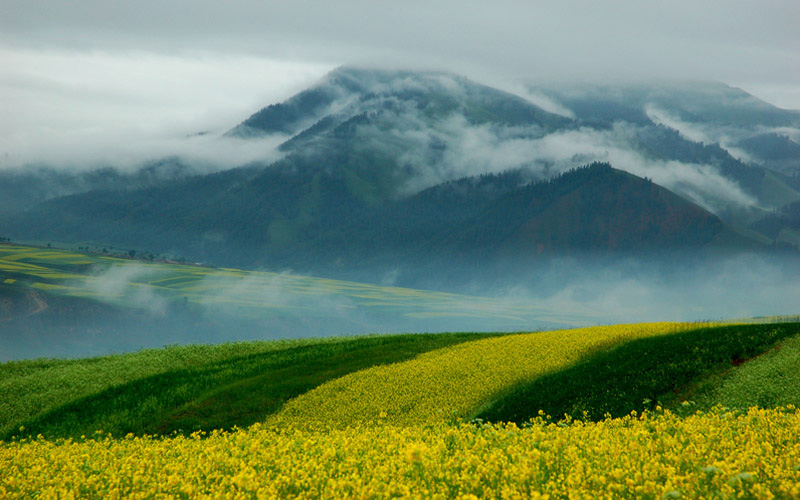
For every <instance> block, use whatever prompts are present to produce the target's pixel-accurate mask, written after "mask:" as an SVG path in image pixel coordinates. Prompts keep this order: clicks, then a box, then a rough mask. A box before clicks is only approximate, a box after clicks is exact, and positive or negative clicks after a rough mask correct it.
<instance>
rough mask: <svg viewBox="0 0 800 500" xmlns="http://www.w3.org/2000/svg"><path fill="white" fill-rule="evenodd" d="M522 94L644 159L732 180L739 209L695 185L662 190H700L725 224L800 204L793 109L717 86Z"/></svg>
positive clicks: (797, 121)
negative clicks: (603, 132)
mask: <svg viewBox="0 0 800 500" xmlns="http://www.w3.org/2000/svg"><path fill="white" fill-rule="evenodd" d="M529 89H530V91H531V92H532V93H533V94H534V95H538V96H540V97H541V96H544V97H545V98H546V99H548V100H549V101H551V102H553V103H555V105H557V106H558V107H560V108H562V109H566V110H568V111H569V112H570V113H571V115H572V116H573V117H574V118H576V119H577V120H578V121H579V122H582V123H586V124H592V125H594V126H606V127H609V126H611V127H613V130H614V136H613V137H610V138H609V142H611V141H615V142H618V143H619V140H620V139H619V138H620V137H622V138H625V139H626V140H628V141H629V144H630V146H631V149H633V150H636V151H639V152H640V153H641V154H642V155H643V156H645V157H646V158H651V159H656V160H662V161H676V162H681V163H683V164H687V165H695V166H697V167H696V168H695V170H696V171H698V172H699V171H701V170H702V169H703V168H705V169H706V170H707V171H708V170H709V169H713V170H714V171H715V172H714V173H717V174H719V176H720V177H722V178H723V179H724V180H726V181H730V182H733V183H734V186H735V187H736V188H738V189H739V190H740V195H744V196H745V197H747V198H748V199H749V202H748V203H745V204H744V205H747V206H746V207H745V206H743V204H742V203H729V202H728V201H726V200H725V199H724V198H719V197H718V196H716V195H715V193H714V192H713V191H714V190H713V189H708V187H705V188H703V187H702V186H701V184H702V183H699V182H698V183H695V185H694V186H685V185H684V186H683V187H682V186H680V185H679V184H678V183H676V184H674V185H669V186H668V187H669V188H670V189H672V190H674V191H676V192H678V193H680V194H682V195H683V196H687V197H690V198H692V197H693V196H694V198H693V199H694V200H695V201H701V200H700V199H699V198H698V197H697V196H696V195H697V191H698V189H699V190H702V191H705V192H704V193H703V198H705V199H706V200H709V201H710V203H711V204H708V203H706V204H705V206H707V207H708V208H712V209H713V210H714V212H715V213H717V215H720V216H722V217H723V218H725V219H726V220H728V221H729V222H732V223H734V224H738V225H747V224H749V223H751V222H752V221H753V220H756V219H758V218H759V217H761V216H763V215H765V214H766V213H767V211H768V210H770V209H774V208H779V207H781V206H783V205H785V204H788V203H791V202H794V201H797V200H800V193H798V186H797V184H796V183H795V182H794V181H793V179H794V178H796V177H797V176H800V148H796V147H793V144H794V145H795V146H797V144H795V143H794V141H792V139H791V138H790V137H789V136H791V137H795V138H797V139H798V140H800V111H793V110H785V109H780V108H777V107H775V106H772V105H770V104H768V103H766V102H764V101H762V100H760V99H758V98H756V97H754V96H752V95H750V94H748V93H747V92H745V91H743V90H741V89H738V88H734V87H730V86H728V85H724V84H721V83H703V82H680V83H679V82H673V83H664V82H659V83H651V84H637V85H598V84H559V85H543V84H530V86H529ZM787 134H788V135H787ZM706 177H707V178H710V176H709V175H706ZM656 180H657V181H659V180H660V179H658V178H657V177H656ZM692 191H695V194H694V195H693V193H692ZM740 198H741V196H740Z"/></svg>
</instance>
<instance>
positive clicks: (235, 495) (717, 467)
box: [0, 407, 800, 499]
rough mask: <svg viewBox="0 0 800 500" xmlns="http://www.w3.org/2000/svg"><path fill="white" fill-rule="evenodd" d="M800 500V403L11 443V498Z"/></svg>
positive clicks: (6, 458) (0, 479) (1, 481)
mask: <svg viewBox="0 0 800 500" xmlns="http://www.w3.org/2000/svg"><path fill="white" fill-rule="evenodd" d="M289 497H296V498H330V499H336V498H375V499H378V498H396V497H399V498H464V499H466V498H473V499H474V498H505V499H512V498H519V499H523V498H524V499H527V498H550V499H562V498H563V499H578V498H585V499H590V498H591V499H597V498H609V499H611V498H644V499H662V498H758V499H771V498H800V412H799V411H797V410H796V409H794V408H792V407H789V408H783V409H779V410H756V409H751V410H750V411H749V413H747V414H746V415H741V414H739V415H735V414H732V413H723V412H712V413H709V414H697V415H694V416H690V417H687V418H678V417H676V416H674V415H672V414H670V413H668V412H664V413H657V414H654V415H649V414H646V415H644V416H642V417H635V416H628V417H625V418H622V419H607V420H605V421H601V422H598V423H584V422H572V423H561V424H553V423H547V422H546V421H543V420H541V419H539V420H537V421H534V422H533V423H532V425H530V426H526V427H523V428H519V427H517V426H515V425H496V426H494V425H471V424H460V425H445V424H441V425H435V426H430V427H417V426H411V427H397V426H386V425H376V426H363V427H352V428H348V429H338V430H337V429H329V430H300V429H292V428H282V429H270V428H268V427H266V426H258V425H257V426H254V427H252V428H250V429H248V430H239V431H236V432H233V433H216V432H215V433H212V434H211V435H210V436H205V437H201V436H193V437H173V438H163V439H153V438H134V437H127V438H121V439H119V438H111V437H109V436H103V435H102V434H98V435H96V436H94V437H91V438H87V439H84V440H78V441H74V442H73V441H60V442H49V441H46V440H44V439H40V440H34V441H27V442H21V443H20V442H10V443H5V444H0V498H4V499H23V498H24V499H29V498H43V499H51V498H52V499H55V498H108V499H114V498H164V499H166V498H231V499H260V498H289Z"/></svg>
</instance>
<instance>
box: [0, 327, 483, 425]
mask: <svg viewBox="0 0 800 500" xmlns="http://www.w3.org/2000/svg"><path fill="white" fill-rule="evenodd" d="M490 335H491V334H474V333H456V334H428V335H425V334H413V335H383V336H366V337H355V338H328V339H314V340H291V341H273V342H250V343H233V344H223V345H219V346H203V345H197V346H185V347H178V346H174V347H169V348H166V349H152V350H147V351H141V352H138V353H133V354H125V355H117V356H107V357H101V358H90V359H85V360H34V361H19V362H10V363H5V364H0V440H2V439H8V438H9V437H10V436H11V435H15V434H20V433H22V434H27V433H32V434H34V435H36V434H39V433H41V434H43V435H45V436H48V437H68V436H80V435H82V434H86V435H90V434H92V433H93V432H94V431H95V430H97V429H103V430H104V431H107V432H112V433H113V434H115V435H118V436H119V435H125V434H127V433H129V432H132V433H136V434H144V433H150V434H153V433H157V434H169V433H171V432H172V431H185V432H187V433H189V432H192V431H195V430H208V431H210V430H213V429H230V428H232V427H233V426H240V427H244V426H247V425H250V424H253V423H255V422H257V421H260V420H263V419H264V418H265V417H266V416H267V415H269V414H271V413H274V412H275V411H277V410H279V409H280V408H281V407H282V405H283V403H284V402H286V401H287V400H289V399H291V398H292V397H295V396H298V395H300V394H302V393H304V392H306V391H308V390H310V389H312V388H313V387H316V386H317V385H319V384H321V383H323V382H325V381H327V380H330V379H333V378H336V377H340V376H342V375H345V374H347V373H351V372H355V371H357V370H361V369H364V368H368V367H370V366H375V365H380V364H386V363H395V362H399V361H403V360H406V359H409V358H412V357H414V356H415V355H417V354H419V353H422V352H426V351H429V350H433V349H438V348H442V347H446V346H449V345H453V344H457V343H460V342H465V341H468V340H472V339H476V338H481V337H487V336H490ZM21 426H24V428H25V430H24V431H22V432H20V430H19V428H20V427H21Z"/></svg>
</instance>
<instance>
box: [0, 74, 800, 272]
mask: <svg viewBox="0 0 800 500" xmlns="http://www.w3.org/2000/svg"><path fill="white" fill-rule="evenodd" d="M528 91H529V95H524V96H521V95H516V94H511V93H508V92H504V91H501V90H498V89H494V88H491V87H487V86H484V85H480V84H477V83H475V82H472V81H470V80H468V79H466V78H462V77H458V76H454V75H451V74H447V73H435V72H410V71H377V70H366V69H354V68H340V69H337V70H335V71H333V72H332V73H330V74H329V75H328V76H327V77H326V78H324V79H323V80H322V81H321V82H320V83H319V84H317V85H315V86H314V87H312V88H310V89H308V90H306V91H303V92H301V93H300V94H297V95H296V96H294V97H292V98H290V99H288V100H287V101H285V102H282V103H277V104H272V105H270V106H268V107H266V108H264V109H262V110H260V111H258V112H256V113H255V114H253V115H252V116H250V117H249V118H247V119H246V120H244V121H243V122H242V123H241V124H240V125H238V126H236V127H234V128H233V129H232V130H230V131H228V132H227V133H226V137H227V138H228V139H235V140H239V141H244V142H247V141H258V140H260V138H262V137H270V138H274V137H284V138H285V141H284V142H283V144H282V145H281V146H280V149H281V151H283V153H284V156H283V159H281V160H279V161H277V162H275V163H272V164H270V165H265V164H251V165H244V166H242V167H240V168H236V169H232V170H226V171H223V172H218V173H214V174H205V175H199V174H196V173H194V171H193V170H192V167H191V165H185V164H183V163H182V162H181V160H179V159H174V160H166V161H162V162H156V163H153V164H150V165H148V166H147V169H143V170H142V171H140V172H138V173H133V174H120V173H118V172H116V171H113V170H108V171H102V172H94V173H84V174H77V173H75V174H67V173H63V172H60V173H58V174H56V173H54V172H55V171H50V172H48V171H45V172H44V173H42V172H43V171H42V170H30V171H29V172H25V173H19V172H17V173H15V174H14V175H16V177H14V178H13V182H10V181H9V180H8V179H11V177H10V176H11V175H12V174H11V173H9V172H0V191H3V190H5V191H9V193H8V194H7V195H6V201H5V202H3V203H0V210H2V214H3V215H2V217H0V235H4V236H10V237H12V238H15V239H22V240H54V241H72V242H96V243H100V244H109V245H114V246H117V247H129V248H136V249H139V250H146V251H148V252H153V253H163V254H172V255H182V256H186V257H189V258H191V259H193V260H202V261H206V262H209V263H212V264H219V265H235V266H243V267H265V268H271V269H283V268H291V269H295V270H298V271H302V272H311V273H316V274H322V275H335V276H343V277H348V278H358V279H364V280H368V281H380V280H382V279H385V277H386V276H387V275H391V273H392V270H393V269H399V268H402V269H404V270H405V271H404V272H403V278H402V279H401V280H400V283H402V284H407V285H415V286H418V285H420V284H423V285H425V284H429V283H430V282H435V281H436V280H439V279H445V280H448V281H452V280H454V279H455V277H457V276H458V275H459V274H460V273H464V272H469V273H472V274H475V275H481V274H484V275H496V274H498V273H505V274H507V275H509V276H516V275H519V274H520V270H521V269H524V266H526V265H531V264H532V263H537V262H542V261H544V260H546V259H548V258H553V257H555V256H559V257H563V256H571V257H574V258H576V259H580V258H583V257H584V256H595V257H596V256H605V257H608V256H612V255H646V256H649V257H653V256H658V255H666V254H675V253H687V252H688V253H691V254H695V255H713V254H717V253H720V252H723V253H736V252H753V251H760V252H775V251H780V252H789V253H791V252H794V251H796V248H797V247H798V245H800V224H799V223H798V220H800V212H798V210H800V203H798V202H800V144H798V142H797V141H798V139H799V138H800V112H796V111H787V110H781V109H778V108H775V107H773V106H771V105H769V104H767V103H764V102H762V101H760V100H758V99H756V98H754V97H752V96H750V95H749V94H747V93H745V92H743V91H741V90H738V89H733V88H731V87H728V86H725V85H721V84H674V85H651V86H645V85H630V86H602V85H596V86H590V85H580V86H579V85H574V86H566V85H560V86H555V85H550V86H545V85H530V86H529V87H528ZM148 169H149V170H148ZM148 172H149V173H148ZM26 176H27V177H26ZM57 176H63V180H62V178H61V177H57ZM92 176H94V177H92ZM54 178H56V179H59V181H58V183H54V182H53V179H54ZM54 184H58V185H54ZM793 249H794V250H793ZM587 258H588V257H587ZM448 270H449V271H448ZM432 276H436V278H435V279H432V278H431V277H432ZM456 281H457V279H456ZM434 284H435V283H434Z"/></svg>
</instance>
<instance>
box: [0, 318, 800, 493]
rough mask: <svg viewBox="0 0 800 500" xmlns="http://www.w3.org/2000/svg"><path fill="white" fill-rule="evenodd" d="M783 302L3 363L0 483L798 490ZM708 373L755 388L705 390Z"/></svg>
mask: <svg viewBox="0 0 800 500" xmlns="http://www.w3.org/2000/svg"><path fill="white" fill-rule="evenodd" d="M786 320H787V321H785V322H780V323H763V322H762V323H751V324H731V323H727V324H709V323H703V324H689V323H653V324H632V325H616V326H608V327H593V328H583V329H574V330H562V331H552V332H536V333H529V334H514V335H500V336H488V337H487V336H486V335H477V334H460V335H451V336H443V335H427V336H426V335H422V336H414V335H406V336H392V335H389V336H377V337H368V338H365V339H363V340H356V339H338V340H337V339H334V340H308V341H299V342H285V341H284V342H275V343H253V344H230V345H228V346H218V347H199V346H195V347H172V348H170V349H167V350H151V351H145V352H143V353H134V354H128V355H122V356H111V357H106V358H95V359H87V360H74V361H58V360H40V361H22V362H12V363H5V364H2V365H0V368H1V369H2V371H0V373H2V374H3V377H4V379H5V380H4V394H3V395H1V396H0V404H2V405H6V406H9V407H11V406H13V407H18V408H26V407H27V408H28V413H27V416H25V413H24V412H14V411H11V412H9V411H4V413H3V415H4V417H3V418H4V419H5V421H4V422H3V425H4V426H5V428H6V429H10V432H8V433H7V434H6V437H5V442H0V471H2V472H0V498H14V499H16V498H20V499H21V498H54V499H55V498H241V499H260V498H287V497H289V498H330V499H334V498H376V499H377V498H506V499H512V498H519V499H527V498H551V499H556V498H559V499H562V498H563V499H572V498H587V499H588V498H648V499H662V498H753V499H761V498H787V499H788V498H798V496H800V410H798V409H797V405H798V404H800V401H797V397H796V391H793V390H792V388H791V387H784V381H785V378H783V377H773V378H772V380H767V379H766V377H764V375H763V374H764V373H767V372H770V370H772V371H773V372H774V373H782V371H785V370H786V367H787V366H788V365H791V363H792V362H793V361H792V360H794V358H795V357H796V356H795V354H796V352H795V350H796V346H795V344H796V339H797V338H800V337H798V335H800V323H797V322H792V321H789V320H791V318H787V319H786ZM762 353H766V354H765V355H763V356H762V355H761V354H762ZM370 359H371V360H373V361H372V363H373V364H369V363H367V364H366V365H365V364H361V363H359V362H357V361H358V360H365V361H366V360H370ZM750 359H753V361H749V360H750ZM229 361H230V362H233V363H234V364H237V365H241V366H240V367H239V368H236V369H233V368H232V367H233V365H230V366H229V363H228V362H229ZM92 366H94V367H95V368H97V369H94V370H93V369H91V367H92ZM137 366H140V368H139V372H137V371H136V370H137V368H136V367H137ZM179 367H182V368H179ZM120 370H122V371H120ZM123 373H124V376H123ZM180 373H184V374H185V375H186V377H183V378H181V377H177V378H176V374H180ZM259 373H261V374H263V376H260V375H258V374H259ZM311 373H316V374H318V376H316V377H315V378H314V379H313V380H311V379H307V378H306V377H307V375H308V374H311ZM56 374H61V377H62V378H63V380H62V382H58V379H53V378H52V377H53V375H56ZM755 377H760V379H761V380H762V383H761V385H762V386H763V388H764V389H765V390H767V391H771V392H773V393H776V392H777V393H781V394H782V397H780V398H777V399H775V400H773V403H774V404H771V405H764V404H762V403H759V401H754V400H753V398H754V397H755V398H757V397H758V396H751V395H749V394H750V393H749V392H748V391H751V390H752V388H751V387H750V386H752V384H750V383H749V382H748V381H752V380H753V379H754V378H755ZM46 380H51V381H55V386H56V387H54V386H53V384H52V383H51V384H50V385H48V384H47V383H45V382H46ZM190 380H195V381H196V382H194V383H189V381H190ZM201 381H202V382H201ZM251 382H252V383H251ZM176 384H177V385H176ZM287 384H288V385H287ZM303 384H305V385H303ZM542 384H549V385H545V386H544V387H543V386H542ZM696 384H700V385H701V386H702V387H703V388H704V389H703V390H702V394H700V393H698V394H697V395H698V396H702V397H703V398H704V399H702V404H703V405H705V406H704V408H705V407H707V405H709V404H710V399H709V398H710V397H712V396H713V395H714V394H719V395H720V397H723V396H724V397H725V398H727V399H725V400H726V401H730V400H731V395H733V394H737V395H738V396H739V399H738V400H737V401H738V402H739V404H736V405H734V406H732V407H723V406H721V405H714V406H711V407H710V409H704V410H702V411H698V410H697V409H696V408H698V407H699V406H696V405H697V404H698V403H697V402H695V401H693V400H692V399H690V398H691V397H692V394H693V391H694V389H692V387H694V386H695V385H696ZM62 385H63V386H64V387H65V388H66V389H61V390H59V389H58V387H57V386H62ZM739 387H743V388H742V389H738V388H739ZM237 388H238V389H237ZM583 388H586V391H587V392H581V391H582V390H583ZM131 391H133V392H131ZM137 391H138V392H137ZM281 391H283V392H281ZM532 391H534V392H532ZM536 391H538V392H536ZM11 393H13V394H11ZM545 393H547V394H545ZM168 394H181V395H182V397H183V398H184V399H180V398H178V399H174V398H173V397H172V396H170V397H166V396H167V395H168ZM643 394H646V395H653V398H654V399H653V400H650V399H644V400H642V395H643ZM597 395H599V397H595V396H597ZM676 395H679V396H680V397H677V396H676ZM683 396H688V398H689V399H687V398H684V397H683ZM259 398H261V399H259ZM265 398H269V401H272V403H269V405H266V406H259V405H260V404H261V403H258V401H262V402H263V401H267V399H265ZM603 399H607V400H608V401H613V402H614V404H615V405H616V406H615V408H616V410H615V413H619V409H620V408H627V410H625V411H624V413H622V414H618V415H610V414H608V413H607V414H606V415H605V416H598V415H597V410H598V409H600V410H602V408H604V407H603V406H602V403H603V401H602V400H603ZM248 400H250V401H253V402H254V403H255V404H252V405H250V406H247V405H244V406H242V402H243V401H248ZM662 402H664V403H663V406H662ZM540 404H541V405H542V406H545V405H549V406H547V407H548V408H561V407H563V408H568V409H571V408H584V409H585V410H584V413H583V414H582V415H580V414H579V415H578V416H577V417H576V416H575V415H572V414H567V415H564V414H563V413H562V414H561V415H560V416H559V415H558V414H549V413H547V412H544V411H543V410H542V409H541V406H540V407H539V408H538V409H537V405H540ZM559 404H561V405H562V406H558V405H559ZM26 405H27V406H26ZM36 405H39V410H36ZM236 405H239V406H236ZM270 405H271V406H270ZM553 405H556V406H553ZM564 405H566V406H564ZM576 405H577V406H576ZM231 408H234V409H235V410H234V411H231ZM259 408H261V409H260V410H259ZM509 408H510V410H509ZM244 409H247V412H248V413H247V415H245V413H246V412H245V411H244ZM83 410H86V411H85V412H83V413H81V412H82V411H83ZM200 410H202V411H200ZM259 411H260V412H261V416H260V418H259V417H257V415H258V412H259ZM190 414H191V415H194V416H195V417H196V419H195V421H194V422H195V423H197V422H199V421H200V420H202V418H206V420H205V422H206V423H211V424H209V425H211V427H209V426H208V425H205V426H201V427H200V428H202V429H205V430H192V428H191V427H185V426H186V425H189V421H188V420H186V419H185V418H184V417H186V416H187V415H190ZM37 415H38V416H37ZM170 415H172V417H170ZM253 415H256V417H255V419H253ZM503 415H510V416H511V417H513V421H509V420H507V419H505V417H503ZM176 416H178V417H180V418H184V420H180V418H178V420H172V422H173V423H176V424H177V423H182V425H184V427H183V428H177V427H176V426H173V427H168V428H163V429H162V431H159V429H158V428H153V427H147V425H145V424H146V423H147V422H151V421H153V420H154V419H155V420H157V419H159V418H162V419H164V418H166V419H167V421H169V420H170V419H171V418H175V417H176ZM198 419H200V420H198ZM248 419H250V420H248ZM137 420H138V423H137ZM82 421H83V423H84V424H85V425H81V424H82ZM253 422H255V423H253ZM126 425H127V426H129V427H125V426H126ZM221 428H224V429H228V430H213V429H221ZM110 429H113V430H110ZM126 429H129V430H126Z"/></svg>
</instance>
